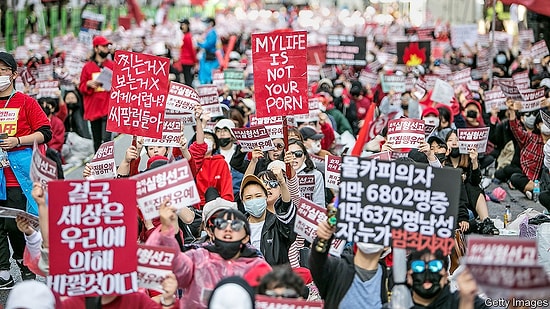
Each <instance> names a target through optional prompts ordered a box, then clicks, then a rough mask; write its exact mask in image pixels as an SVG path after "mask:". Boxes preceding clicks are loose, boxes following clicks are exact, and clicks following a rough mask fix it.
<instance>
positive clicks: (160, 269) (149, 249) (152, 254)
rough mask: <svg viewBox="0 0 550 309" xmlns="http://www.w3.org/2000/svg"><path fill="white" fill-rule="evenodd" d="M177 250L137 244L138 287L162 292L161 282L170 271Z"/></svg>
mask: <svg viewBox="0 0 550 309" xmlns="http://www.w3.org/2000/svg"><path fill="white" fill-rule="evenodd" d="M178 253H179V252H178V251H177V250H176V249H174V248H170V247H154V246H146V245H138V250H137V262H138V266H137V273H138V282H139V287H140V288H144V289H150V290H154V291H157V292H160V293H164V289H163V288H162V282H163V281H164V278H166V276H167V275H168V274H170V273H172V263H173V262H174V258H175V257H176V255H177V254H178Z"/></svg>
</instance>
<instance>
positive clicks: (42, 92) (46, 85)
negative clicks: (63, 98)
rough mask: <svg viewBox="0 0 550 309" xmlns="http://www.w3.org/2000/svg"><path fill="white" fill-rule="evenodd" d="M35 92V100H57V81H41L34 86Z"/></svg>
mask: <svg viewBox="0 0 550 309" xmlns="http://www.w3.org/2000/svg"><path fill="white" fill-rule="evenodd" d="M34 88H35V90H37V91H38V94H37V95H36V97H37V98H57V97H59V81H58V80H41V81H36V83H35V84H34Z"/></svg>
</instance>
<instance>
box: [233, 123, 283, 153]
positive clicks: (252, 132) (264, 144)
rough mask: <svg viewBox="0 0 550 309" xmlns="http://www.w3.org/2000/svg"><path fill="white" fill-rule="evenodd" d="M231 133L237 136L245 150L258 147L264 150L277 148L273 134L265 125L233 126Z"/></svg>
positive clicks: (248, 150)
mask: <svg viewBox="0 0 550 309" xmlns="http://www.w3.org/2000/svg"><path fill="white" fill-rule="evenodd" d="M231 133H232V134H233V136H235V139H236V140H237V142H238V144H239V145H240V146H241V151H243V152H251V151H252V150H254V148H256V147H258V148H260V149H261V150H262V151H268V150H273V149H275V146H274V145H273V141H272V140H271V136H270V135H269V133H268V132H267V129H266V128H265V127H264V126H255V127H249V128H231Z"/></svg>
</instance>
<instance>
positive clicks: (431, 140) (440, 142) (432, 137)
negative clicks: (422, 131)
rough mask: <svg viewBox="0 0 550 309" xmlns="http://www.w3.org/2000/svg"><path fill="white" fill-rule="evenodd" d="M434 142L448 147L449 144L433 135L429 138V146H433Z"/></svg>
mask: <svg viewBox="0 0 550 309" xmlns="http://www.w3.org/2000/svg"><path fill="white" fill-rule="evenodd" d="M433 142H436V143H437V145H439V146H447V143H445V141H444V140H442V139H441V138H440V137H439V136H437V135H432V136H430V137H429V138H428V145H431V144H432V143H433Z"/></svg>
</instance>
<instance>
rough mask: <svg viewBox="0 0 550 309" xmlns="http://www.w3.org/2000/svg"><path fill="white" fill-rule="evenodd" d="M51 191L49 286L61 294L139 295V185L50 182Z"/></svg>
mask: <svg viewBox="0 0 550 309" xmlns="http://www.w3.org/2000/svg"><path fill="white" fill-rule="evenodd" d="M48 189H49V192H56V193H57V194H50V195H49V205H48V206H49V207H48V211H49V220H48V223H49V230H50V235H49V236H50V250H51V251H50V252H55V259H50V275H49V276H48V278H47V284H48V286H49V287H50V288H51V289H52V290H53V291H54V292H56V293H59V295H61V296H101V295H123V294H130V293H135V292H137V291H138V280H137V271H136V269H137V260H136V259H134V258H131V259H129V258H128V257H134V256H135V254H136V250H137V242H136V239H137V230H138V227H137V220H136V218H137V212H136V207H133V206H130V205H135V202H136V193H135V192H136V182H135V181H134V180H131V179H116V180H113V179H111V180H94V181H86V180H66V181H52V182H50V183H49V184H48Z"/></svg>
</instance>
